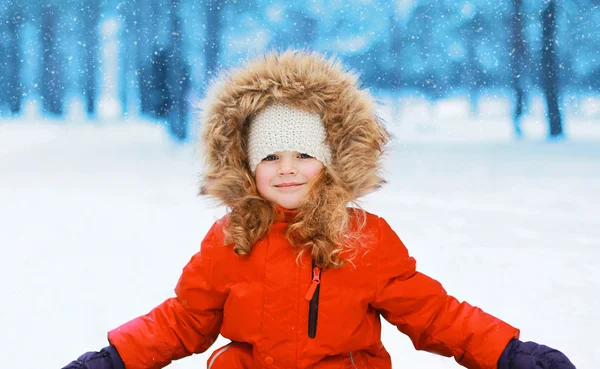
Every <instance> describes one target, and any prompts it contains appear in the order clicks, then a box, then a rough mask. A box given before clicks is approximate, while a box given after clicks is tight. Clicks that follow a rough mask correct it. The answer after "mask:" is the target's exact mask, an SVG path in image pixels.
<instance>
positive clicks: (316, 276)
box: [304, 267, 321, 301]
mask: <svg viewBox="0 0 600 369" xmlns="http://www.w3.org/2000/svg"><path fill="white" fill-rule="evenodd" d="M319 283H321V269H320V268H317V267H315V268H313V278H312V283H311V285H310V287H308V291H307V292H306V296H304V298H305V299H307V300H308V301H310V300H312V298H313V295H314V294H315V291H316V290H317V286H318V285H319Z"/></svg>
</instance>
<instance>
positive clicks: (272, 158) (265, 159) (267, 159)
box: [262, 154, 277, 161]
mask: <svg viewBox="0 0 600 369" xmlns="http://www.w3.org/2000/svg"><path fill="white" fill-rule="evenodd" d="M273 160H277V155H273V154H271V155H267V156H265V158H264V159H263V160H262V161H273Z"/></svg>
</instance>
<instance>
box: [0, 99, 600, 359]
mask: <svg viewBox="0 0 600 369" xmlns="http://www.w3.org/2000/svg"><path fill="white" fill-rule="evenodd" d="M415 106H416V105H415ZM389 114H393V113H389ZM384 115H385V114H384ZM432 119H433V118H432ZM433 121H434V122H435V120H433ZM453 123H456V124H454V125H448V127H445V126H442V125H439V124H438V125H437V126H429V127H427V126H424V125H420V126H410V125H408V124H405V125H400V124H397V125H396V126H395V128H393V130H394V132H395V133H396V135H397V139H396V143H395V146H394V150H393V151H392V152H391V153H390V155H389V156H388V160H387V172H388V178H389V184H388V185H387V186H386V187H385V188H384V189H383V190H381V191H380V192H378V193H376V194H373V195H371V196H369V197H368V198H366V199H365V201H364V203H363V205H364V207H365V209H367V210H369V211H371V212H374V213H378V214H380V215H382V216H384V217H385V218H386V219H388V221H389V223H390V224H391V225H392V227H394V228H395V230H396V231H397V232H398V233H399V235H400V236H401V237H402V238H403V240H404V242H405V243H406V244H407V246H408V247H409V249H410V251H411V252H412V254H413V255H414V256H415V257H416V258H417V260H418V262H419V265H420V269H421V270H422V271H423V272H425V273H428V274H430V275H431V276H433V277H435V278H438V279H439V280H441V281H442V282H443V284H444V285H445V287H446V288H447V289H448V290H449V292H450V293H452V294H454V295H455V296H457V297H458V298H459V299H464V300H467V301H469V302H471V303H472V304H475V305H477V306H480V307H482V308H483V309H484V310H486V311H489V312H491V313H493V314H494V315H496V316H498V317H501V318H503V319H504V320H506V321H507V322H509V323H511V324H513V325H515V326H517V327H519V328H521V330H522V339H524V340H536V341H539V342H542V343H545V344H548V345H550V346H554V347H556V348H559V349H561V350H563V351H564V352H566V353H567V354H569V356H570V357H571V358H572V360H573V361H574V362H575V364H576V365H577V366H578V367H580V368H593V367H597V351H598V350H597V344H596V342H595V338H597V337H596V336H597V332H599V331H600V320H599V318H598V311H600V217H599V208H600V195H599V192H600V134H599V133H600V129H599V127H598V126H599V125H600V124H599V123H598V121H593V122H589V121H581V122H579V123H577V124H574V125H573V126H572V127H575V128H572V129H571V132H570V133H571V134H570V136H571V140H568V141H566V142H554V143H547V142H544V141H543V140H540V139H539V137H541V136H540V135H539V134H538V136H535V135H534V134H533V133H535V132H537V131H536V129H537V128H535V127H536V124H537V123H535V122H533V123H531V124H530V125H529V127H530V128H531V127H533V128H531V129H530V130H529V131H528V132H529V133H531V134H530V137H531V136H533V137H534V138H533V139H531V138H530V139H528V140H524V141H520V142H516V141H513V140H512V139H511V138H510V128H509V125H508V124H507V123H506V121H501V122H500V121H497V120H493V119H491V118H490V119H486V120H485V121H484V120H483V119H480V120H479V121H472V120H471V121H469V120H460V121H459V120H456V121H455V122H453ZM483 124H485V126H484V128H483V129H482V128H481V127H482V125H483ZM538 126H539V127H541V124H538ZM424 127H425V128H424ZM453 127H454V128H453ZM456 127H459V128H456ZM460 127H462V128H464V130H463V131H462V132H461V128H460ZM473 128H476V130H475V132H480V134H479V135H477V134H475V135H473V134H472V133H473V131H472V129H473ZM467 130H468V132H470V133H469V134H470V135H468V134H466V133H467ZM538 130H539V129H538ZM490 132H491V133H490ZM532 132H533V133H532ZM540 132H541V131H540ZM461 137H462V138H465V137H467V138H468V139H461ZM461 141H462V142H461ZM465 141H466V142H465ZM199 168H200V160H199V159H198V153H197V152H196V150H195V148H194V147H193V145H188V146H185V147H176V146H175V145H173V144H171V143H169V142H168V140H167V137H166V136H165V135H164V134H163V130H162V129H161V128H160V127H157V126H152V125H149V124H145V123H131V122H130V123H114V124H104V125H100V126H94V124H73V123H70V124H69V123H66V124H63V123H57V122H54V123H50V122H44V123H37V124H34V123H31V122H29V123H28V122H18V123H16V122H12V121H0V252H1V253H2V256H1V257H0V296H1V297H0V298H1V299H2V303H1V304H0V327H1V329H0V331H1V332H2V334H0V347H2V350H1V351H2V352H3V355H2V362H3V367H6V368H14V369H29V368H32V369H33V368H42V367H46V368H58V367H61V366H62V365H64V364H66V363H67V362H69V361H70V360H72V359H74V358H75V357H77V356H78V355H79V354H80V353H82V352H84V351H86V350H92V349H99V348H101V347H103V346H104V345H105V344H106V332H107V330H109V329H111V328H113V327H115V326H117V325H119V324H121V323H123V322H125V321H126V320H128V319H130V318H133V317H135V316H137V315H141V314H144V313H146V312H147V311H148V310H149V309H150V308H152V307H153V306H154V305H156V304H158V303H160V302H161V301H162V300H164V299H165V298H166V297H168V296H170V295H171V294H172V290H173V287H174V285H175V283H176V282H177V279H178V276H179V273H180V271H181V268H182V267H183V266H184V265H185V263H186V262H187V261H188V260H189V258H190V257H191V255H192V254H193V253H194V252H195V251H196V250H197V249H198V245H199V242H200V240H201V239H202V237H203V236H204V234H205V232H206V231H207V229H208V227H209V226H210V224H211V223H212V222H213V220H215V219H216V218H217V217H219V216H220V215H221V214H223V210H222V209H218V208H215V207H214V206H213V205H212V204H211V203H210V202H209V201H206V200H205V199H201V198H198V197H196V192H197V188H196V180H197V173H198V171H199ZM383 340H384V343H385V344H386V346H387V348H388V350H389V351H390V352H391V353H392V357H393V360H394V367H397V368H423V369H429V368H431V369H433V368H457V367H458V365H457V364H456V363H455V362H454V361H453V360H451V359H447V358H442V357H438V356H435V355H432V354H428V353H421V352H416V351H415V350H414V349H413V348H412V346H411V344H410V342H409V341H408V339H406V338H405V337H404V336H403V335H402V334H400V333H398V332H397V331H395V329H394V328H393V327H390V326H386V327H385V330H384V337H383ZM223 342H224V341H223V340H222V339H220V341H219V342H217V344H215V346H214V347H213V349H214V348H216V347H219V344H220V343H223ZM209 354H210V352H208V353H206V354H203V355H197V356H194V357H191V358H186V359H183V360H181V361H179V362H177V363H174V364H173V365H172V366H171V367H173V368H203V367H205V360H206V358H207V357H208V355H209Z"/></svg>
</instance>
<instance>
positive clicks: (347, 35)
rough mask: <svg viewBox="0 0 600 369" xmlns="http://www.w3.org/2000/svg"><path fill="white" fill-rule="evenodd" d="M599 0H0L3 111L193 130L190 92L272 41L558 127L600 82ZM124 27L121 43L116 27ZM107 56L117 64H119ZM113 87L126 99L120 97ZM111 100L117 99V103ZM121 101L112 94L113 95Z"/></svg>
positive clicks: (388, 80) (379, 80) (368, 82)
mask: <svg viewBox="0 0 600 369" xmlns="http://www.w3.org/2000/svg"><path fill="white" fill-rule="evenodd" d="M599 5H600V4H599V2H598V1H595V0H532V1H523V0H502V1H494V2H490V1H483V0H468V1H467V0H459V1H449V0H378V1H375V0H373V1H364V0H362V1H359V0H355V1H342V0H328V1H324V0H314V1H310V2H289V1H283V0H269V1H267V0H250V1H233V0H203V1H192V0H129V1H118V0H101V1H95V0H81V1H70V0H69V1H48V0H34V1H24V0H0V10H1V11H0V66H1V70H0V115H1V116H14V117H18V116H19V115H20V114H22V112H23V109H24V106H25V105H26V103H28V102H29V103H31V102H35V105H36V106H38V107H39V110H40V111H41V112H42V113H43V114H45V115H48V116H53V117H57V118H59V119H60V118H61V117H64V116H65V115H66V114H68V110H69V106H70V104H71V103H72V102H73V101H74V100H75V101H80V102H81V104H82V105H83V110H84V112H85V114H87V117H88V118H90V119H92V120H93V119H103V118H104V117H107V116H117V117H128V116H144V117H148V118H151V119H154V120H157V121H161V122H164V123H165V124H166V126H167V127H168V130H169V132H170V134H171V135H172V137H173V138H174V139H175V140H178V141H185V140H186V139H187V137H188V136H189V125H190V122H189V121H190V110H191V104H190V101H192V100H193V99H192V97H201V96H202V95H203V93H204V90H205V88H206V86H207V85H208V83H210V80H211V78H213V77H214V76H215V74H216V73H218V72H219V70H221V69H222V68H227V67H230V66H234V65H237V64H239V63H240V62H241V60H242V59H244V58H246V57H248V56H252V55H256V54H258V53H260V52H262V51H265V50H269V49H274V48H275V49H286V48H290V47H296V48H305V49H312V50H317V51H320V52H324V53H326V54H329V55H337V56H339V57H341V59H342V60H343V61H344V62H345V63H346V64H347V65H348V66H350V67H351V68H353V69H355V70H356V71H358V72H359V73H360V74H361V82H362V83H363V84H364V85H365V86H366V87H369V88H371V89H372V90H375V91H386V92H387V93H392V94H399V95H402V96H405V95H407V94H408V95H411V94H412V95H415V94H416V95H420V96H424V97H426V98H427V99H430V100H431V101H437V100H439V99H442V98H446V97H452V96H458V95H462V96H466V97H467V98H468V101H469V104H470V110H471V113H472V114H478V112H479V109H480V108H479V106H478V103H479V101H480V99H479V96H480V95H481V93H482V92H483V91H490V90H491V91H501V92H502V93H505V94H510V96H512V97H513V98H512V104H513V108H512V117H511V118H512V121H513V124H514V131H515V135H516V136H517V137H518V136H520V135H521V134H522V131H521V121H522V118H523V116H524V115H526V114H527V111H528V103H529V101H530V99H531V95H532V94H540V95H542V96H543V97H544V99H545V106H546V113H547V118H548V127H549V128H548V135H549V136H550V137H554V138H560V137H562V136H563V134H564V129H563V124H564V123H563V122H564V114H563V110H564V109H563V105H564V103H565V102H564V101H563V100H564V96H565V94H568V95H569V96H582V95H586V94H594V95H596V94H598V91H599V89H600V62H599V61H600V55H599V53H600V48H598V47H597V45H598V44H599V43H600V31H598V27H597V25H598V24H600V10H599V9H598V6H599ZM111 32H112V34H114V33H116V35H117V36H116V40H117V43H118V46H117V48H116V49H112V48H111V47H110V45H109V44H108V39H109V38H108V36H107V35H108V34H111ZM111 60H114V65H116V71H115V73H114V75H115V76H116V77H114V78H113V77H111V76H112V74H110V73H109V71H108V70H109V67H110V65H112V64H111ZM114 91H116V96H110V95H111V94H113V92H114ZM111 99H112V100H111ZM110 101H114V102H115V103H114V104H109V102H110Z"/></svg>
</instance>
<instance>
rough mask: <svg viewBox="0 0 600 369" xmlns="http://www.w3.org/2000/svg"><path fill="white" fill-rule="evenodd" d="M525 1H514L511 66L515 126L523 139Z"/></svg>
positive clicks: (516, 131) (517, 133) (517, 134)
mask: <svg viewBox="0 0 600 369" xmlns="http://www.w3.org/2000/svg"><path fill="white" fill-rule="evenodd" d="M522 12H523V1H522V0H513V16H512V22H511V26H512V27H511V31H512V52H511V58H510V66H511V70H512V87H513V89H514V91H515V108H514V110H513V117H512V118H513V126H514V129H515V135H516V136H517V137H521V136H522V135H523V133H522V131H521V119H522V117H523V111H524V105H525V96H526V95H525V89H524V87H523V78H525V77H524V73H523V72H524V63H525V40H524V37H523V14H522Z"/></svg>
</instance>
